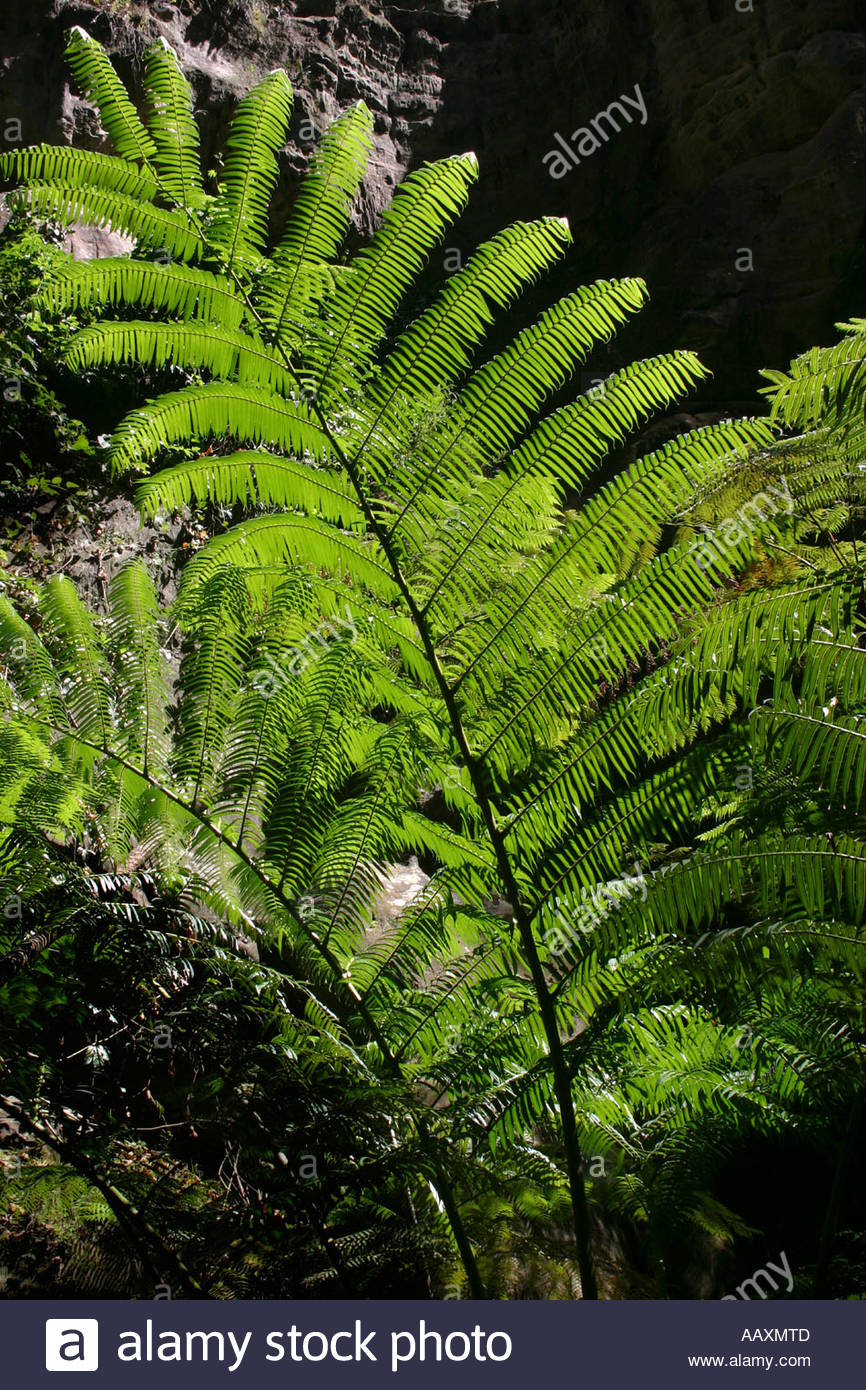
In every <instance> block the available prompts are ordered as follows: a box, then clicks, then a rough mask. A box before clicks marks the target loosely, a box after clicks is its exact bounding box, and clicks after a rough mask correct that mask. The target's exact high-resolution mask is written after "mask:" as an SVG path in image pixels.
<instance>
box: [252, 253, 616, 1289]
mask: <svg viewBox="0 0 866 1390" xmlns="http://www.w3.org/2000/svg"><path fill="white" fill-rule="evenodd" d="M229 273H231V267H229ZM235 280H236V283H238V282H237V277H235ZM238 288H239V290H240V292H241V294H243V296H244V299H245V300H246V303H247V306H248V308H249V310H250V312H251V313H252V314H253V315H254V316H255V318H256V319H257V320H258V322H259V324H260V326H262V327H264V325H263V324H262V320H261V317H260V315H259V314H258V312H257V311H256V309H255V307H254V306H253V305H252V304H251V303H250V301H249V297H248V296H247V295H246V293H245V291H244V289H243V287H242V286H241V285H240V284H238ZM276 346H277V347H278V348H279V351H280V353H281V355H282V357H283V360H284V361H285V363H286V366H287V368H288V370H289V371H290V372H291V373H292V374H293V376H294V377H295V380H296V381H297V383H298V386H299V387H300V386H301V384H302V383H301V382H300V380H299V378H298V375H297V372H296V370H295V367H294V364H293V363H292V361H291V359H290V357H289V356H288V354H287V353H286V351H285V349H284V348H283V346H282V344H281V343H278V344H276ZM312 409H313V410H314V411H315V413H316V415H317V416H318V419H319V423H320V426H321V429H322V432H323V433H324V435H325V437H326V439H327V441H328V444H329V446H330V448H331V449H332V450H333V451H334V455H335V457H336V458H337V459H339V461H340V463H341V464H342V466H343V467H344V468H345V470H346V476H347V477H348V479H349V481H350V482H351V484H352V487H353V488H354V490H355V494H356V496H357V498H358V502H359V504H360V507H361V510H362V511H363V513H364V518H365V520H366V523H367V526H368V528H369V530H370V531H371V533H372V534H373V535H374V536H375V537H376V540H377V541H378V542H379V545H380V546H381V547H382V552H383V554H384V555H385V558H386V559H387V561H388V564H389V566H390V568H391V572H392V574H393V576H394V579H395V581H396V583H397V585H398V587H399V589H400V592H401V594H402V596H403V601H404V602H405V604H406V607H407V608H408V610H409V613H410V616H411V618H412V620H413V622H414V624H415V626H416V629H417V631H418V635H419V636H420V638H421V643H422V646H423V648H424V654H425V656H426V657H427V660H428V662H429V663H430V668H431V670H432V672H433V676H434V679H435V681H436V684H437V686H438V688H439V694H440V696H441V698H442V702H443V704H444V706H445V709H446V712H447V714H448V718H449V721H450V724H451V730H452V733H453V734H454V737H455V739H456V741H457V744H458V747H459V749H460V753H461V756H462V757H463V760H464V763H465V765H466V769H467V771H468V773H469V776H470V778H471V781H472V786H473V790H474V792H475V797H476V800H477V802H478V807H479V810H480V811H481V815H482V819H483V821H484V824H485V827H486V829H487V833H488V835H489V837H490V842H491V845H492V847H493V850H494V853H495V855H496V863H497V868H498V871H499V877H500V880H501V883H502V886H503V888H504V890H505V893H506V896H507V898H508V900H509V902H510V903H511V906H512V912H513V914H514V919H515V922H516V924H517V930H518V934H519V936H520V941H521V945H522V947H523V954H524V957H525V960H526V964H527V965H528V967H529V971H530V974H531V977H532V984H533V988H534V990H535V996H536V1000H537V1002H538V1008H539V1013H540V1016H541V1021H542V1026H543V1028H544V1034H545V1038H546V1040H547V1052H548V1057H549V1059H550V1066H551V1071H552V1074H553V1085H554V1092H555V1094H556V1101H557V1105H558V1107H559V1114H560V1130H561V1136H562V1143H563V1148H564V1150H565V1163H566V1171H567V1173H568V1186H569V1193H570V1196H571V1207H572V1215H573V1220H574V1236H575V1245H576V1249H577V1263H578V1269H579V1271H580V1287H581V1296H582V1297H583V1298H589V1299H596V1298H598V1287H597V1284H596V1279H595V1270H594V1264H593V1258H592V1248H591V1241H590V1230H589V1209H588V1206H587V1200H586V1185H585V1182H584V1177H583V1155H582V1154H581V1151H580V1140H579V1136H578V1133H577V1121H576V1118H575V1113H574V1101H573V1099H572V1095H571V1078H570V1076H569V1072H568V1064H567V1062H566V1058H565V1052H564V1049H563V1044H562V1038H561V1036H560V1032H559V1024H558V1022H557V1019H556V1009H555V1007H554V1003H553V996H552V994H551V991H550V990H549V989H548V986H547V981H546V979H545V977H544V969H543V967H542V964H541V959H540V957H539V954H538V948H537V946H536V944H535V938H534V936H533V934H532V926H531V916H530V914H529V913H528V910H527V908H526V907H525V905H524V903H523V901H522V898H521V894H520V889H519V887H518V884H517V880H516V878H515V876H514V871H513V869H512V866H511V859H510V856H509V853H508V850H507V848H506V845H505V840H504V837H503V836H502V834H501V833H500V831H499V829H498V827H497V825H496V817H495V814H494V810H493V802H492V797H491V795H490V792H489V789H488V785H487V778H486V776H485V773H484V768H483V766H482V764H481V763H480V762H479V761H477V760H476V759H475V757H474V756H473V754H472V750H471V748H470V746H469V740H468V738H467V736H466V731H465V729H464V727H463V720H462V717H461V714H460V710H459V708H458V706H457V701H456V698H455V693H454V691H453V690H452V688H451V687H450V686H449V684H448V680H447V678H446V676H445V673H444V671H443V670H442V667H441V665H440V664H439V657H438V653H437V651H436V644H435V642H434V640H433V634H432V632H431V631H430V627H429V625H428V622H427V615H426V612H424V611H422V609H421V608H420V607H419V605H418V603H417V602H416V601H415V596H414V594H413V593H412V589H411V587H410V585H409V582H408V580H407V579H406V577H405V575H404V574H403V571H402V569H401V566H400V561H399V557H398V556H397V554H396V551H395V550H394V547H393V540H392V537H393V530H394V528H393V527H392V528H391V530H389V531H386V530H385V528H384V527H383V526H382V525H381V523H380V521H379V519H378V517H377V516H376V513H375V511H374V510H373V508H372V507H371V505H370V502H369V500H368V498H367V495H366V492H365V491H364V488H363V487H362V485H361V479H360V475H359V473H358V469H357V467H356V459H355V458H351V459H350V458H349V457H348V455H347V454H346V452H345V450H344V449H343V447H342V445H341V443H340V441H339V440H338V439H337V437H336V435H335V434H334V432H333V430H332V429H331V426H330V422H329V421H328V419H327V417H326V416H325V414H324V412H323V410H322V408H321V406H320V405H319V402H318V400H316V399H315V398H314V399H313V401H312ZM442 1200H443V1203H445V1193H444V1191H443V1194H442ZM446 1212H447V1214H448V1218H449V1220H450V1221H451V1222H452V1229H453V1230H454V1235H455V1239H457V1240H458V1247H459V1248H460V1253H461V1258H462V1257H463V1249H462V1246H461V1245H460V1239H461V1238H460V1237H458V1229H459V1230H460V1231H463V1227H462V1222H459V1213H458V1212H457V1211H456V1208H455V1210H454V1215H455V1216H456V1217H457V1218H458V1226H454V1221H453V1219H452V1214H451V1212H450V1211H449V1210H448V1206H447V1204H446ZM462 1238H463V1239H464V1240H465V1232H464V1233H463V1237H462ZM469 1253H470V1254H471V1250H470V1251H469ZM472 1263H473V1265H474V1258H473V1261H472ZM464 1265H465V1259H464ZM466 1272H467V1274H469V1273H470V1271H469V1267H468V1266H467V1267H466ZM476 1275H477V1270H476ZM470 1282H471V1276H470ZM477 1296H478V1295H476V1297H477Z"/></svg>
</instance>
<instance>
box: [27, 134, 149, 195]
mask: <svg viewBox="0 0 866 1390" xmlns="http://www.w3.org/2000/svg"><path fill="white" fill-rule="evenodd" d="M0 178H2V179H3V180H12V179H14V180H15V181H16V182H18V181H20V182H21V183H23V184H34V183H35V184H60V185H61V186H63V187H66V188H72V187H81V186H87V187H88V188H94V189H102V190H104V191H106V192H112V193H122V194H125V195H126V196H127V197H128V198H135V199H136V200H138V201H140V202H145V203H147V202H151V201H152V200H153V198H154V196H155V194H156V191H157V183H156V179H155V178H153V177H152V176H151V175H150V174H147V173H140V172H139V171H138V169H136V168H135V167H134V165H132V164H128V163H126V162H125V161H123V160H121V159H117V158H116V157H115V156H114V155H107V154H98V153H97V152H96V151H95V150H78V149H74V148H73V147H72V146H69V145H33V146H31V147H30V148H29V149H24V150H9V151H7V152H5V153H4V154H0Z"/></svg>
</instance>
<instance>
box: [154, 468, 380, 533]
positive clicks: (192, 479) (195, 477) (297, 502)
mask: <svg viewBox="0 0 866 1390" xmlns="http://www.w3.org/2000/svg"><path fill="white" fill-rule="evenodd" d="M195 501H197V502H198V503H199V504H203V503H205V502H216V503H218V504H222V505H233V504H234V503H236V502H240V503H241V504H242V505H243V506H250V507H255V506H260V507H282V508H284V509H286V510H289V509H294V508H300V509H301V510H303V511H306V512H308V513H309V514H310V515H315V516H319V517H321V518H322V519H323V520H324V521H330V522H334V523H335V524H336V525H338V526H343V527H346V528H347V529H348V528H352V529H358V528H359V527H361V526H363V522H364V515H363V512H362V511H361V509H360V508H359V506H358V504H357V502H356V501H355V500H354V492H353V489H352V488H351V486H350V485H349V482H348V480H347V479H346V477H345V475H344V474H343V473H341V472H336V471H334V470H330V469H324V468H314V467H313V466H312V465H311V464H306V463H296V462H295V461H294V460H293V459H287V458H278V457H277V456H276V455H275V454H268V453H265V452H264V451H263V450H245V451H242V452H239V453H236V454H226V455H225V456H224V457H222V458H202V459H197V460H196V461H195V462H193V463H179V464H176V465H175V466H174V467H173V468H164V469H163V470H162V472H160V473H154V474H153V476H152V477H150V478H147V479H146V480H145V481H144V482H143V483H140V484H139V485H138V487H137V488H136V493H135V502H136V506H137V507H138V508H139V510H140V511H141V513H142V515H143V516H146V517H152V516H153V515H154V514H155V513H156V512H157V511H160V510H162V511H172V510H174V509H176V508H180V507H183V506H187V505H190V504H192V503H193V502H195Z"/></svg>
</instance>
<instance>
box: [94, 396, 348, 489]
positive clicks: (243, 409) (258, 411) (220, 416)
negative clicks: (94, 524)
mask: <svg viewBox="0 0 866 1390" xmlns="http://www.w3.org/2000/svg"><path fill="white" fill-rule="evenodd" d="M209 435H213V436H215V437H217V438H219V437H221V436H223V435H231V436H233V437H234V438H235V439H238V440H239V441H243V442H244V443H249V444H271V445H274V446H276V447H277V448H279V449H286V450H291V451H292V452H294V453H298V454H304V452H306V453H308V454H309V455H310V457H311V458H313V459H325V458H326V457H327V455H328V452H329V442H328V438H327V436H326V435H325V433H324V431H323V430H322V429H321V428H320V427H319V426H318V425H316V424H313V423H312V421H311V416H310V411H309V408H308V407H307V406H306V405H301V404H300V403H294V402H292V401H286V400H285V399H284V398H283V397H282V396H277V395H274V394H273V393H272V392H269V391H263V390H260V389H257V388H255V387H252V386H241V385H235V384H233V383H231V382H222V381H214V382H211V383H209V384H208V385H206V386H188V387H185V388H183V389H182V390H180V391H171V392H168V393H167V394H166V395H164V396H159V397H158V398H157V399H156V400H154V401H151V402H150V403H149V404H148V405H146V406H141V407H140V408H139V409H138V410H133V411H130V413H129V414H128V415H127V416H125V418H124V419H123V420H122V421H121V422H120V424H119V425H118V427H117V430H116V431H115V433H114V435H113V436H112V441H111V460H112V465H113V467H114V468H115V469H117V471H118V472H123V471H124V470H126V469H129V468H135V467H141V466H142V465H144V464H145V463H146V462H147V461H148V460H149V459H152V458H154V456H155V455H156V454H157V453H159V451H160V449H164V448H166V447H167V446H168V445H170V444H179V443H191V442H192V441H193V440H202V439H205V438H207V436H209Z"/></svg>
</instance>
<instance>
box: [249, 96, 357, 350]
mask: <svg viewBox="0 0 866 1390" xmlns="http://www.w3.org/2000/svg"><path fill="white" fill-rule="evenodd" d="M372 126H373V118H372V115H371V114H370V111H369V110H368V108H367V107H366V106H365V104H364V103H363V101H359V102H358V104H357V105H356V106H354V107H352V109H351V110H350V111H347V112H346V114H345V115H343V116H341V117H340V118H339V119H338V120H336V121H335V122H334V123H333V125H331V126H330V127H329V128H328V130H327V131H326V132H325V135H324V136H323V138H322V141H321V144H320V145H319V147H318V149H317V150H316V152H315V153H314V155H313V157H312V159H311V161H310V165H309V168H308V170H307V173H306V174H305V176H304V179H303V181H302V183H301V187H300V190H299V192H298V196H297V199H296V200H295V203H294V206H293V208H292V211H291V214H290V216H289V219H288V222H287V223H286V226H285V228H284V230H283V234H282V236H281V238H280V240H279V242H278V243H277V245H276V247H275V248H274V252H273V256H272V257H271V264H270V267H269V269H268V271H267V273H266V274H265V275H264V277H263V278H262V281H261V284H260V286H259V288H258V291H257V296H256V298H257V302H258V303H259V304H260V305H261V308H262V313H263V316H264V319H265V322H266V323H267V324H268V325H269V327H270V328H271V329H272V330H273V332H274V334H275V336H276V338H277V340H278V341H279V340H280V339H281V338H282V337H283V332H284V327H285V326H286V325H287V323H292V322H293V320H294V319H295V318H296V317H297V315H299V314H300V312H301V310H302V309H304V308H308V307H309V304H310V275H309V271H310V269H311V268H312V269H313V270H315V268H317V267H319V266H321V265H326V264H328V263H329V262H331V261H332V260H333V259H334V258H335V257H336V255H337V252H338V251H339V250H340V247H341V245H342V243H343V238H344V237H345V235H346V231H347V230H348V226H349V216H350V213H351V208H352V203H353V200H354V198H355V195H356V194H357V192H358V188H359V187H360V184H361V180H362V179H363V177H364V171H365V169H366V166H367V159H368V157H369V153H370V149H371V147H372V146H371V139H370V136H371V131H372ZM323 283H324V282H323V281H322V279H321V277H319V279H318V280H316V279H314V280H313V284H314V285H316V284H318V285H319V286H321V285H323Z"/></svg>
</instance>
